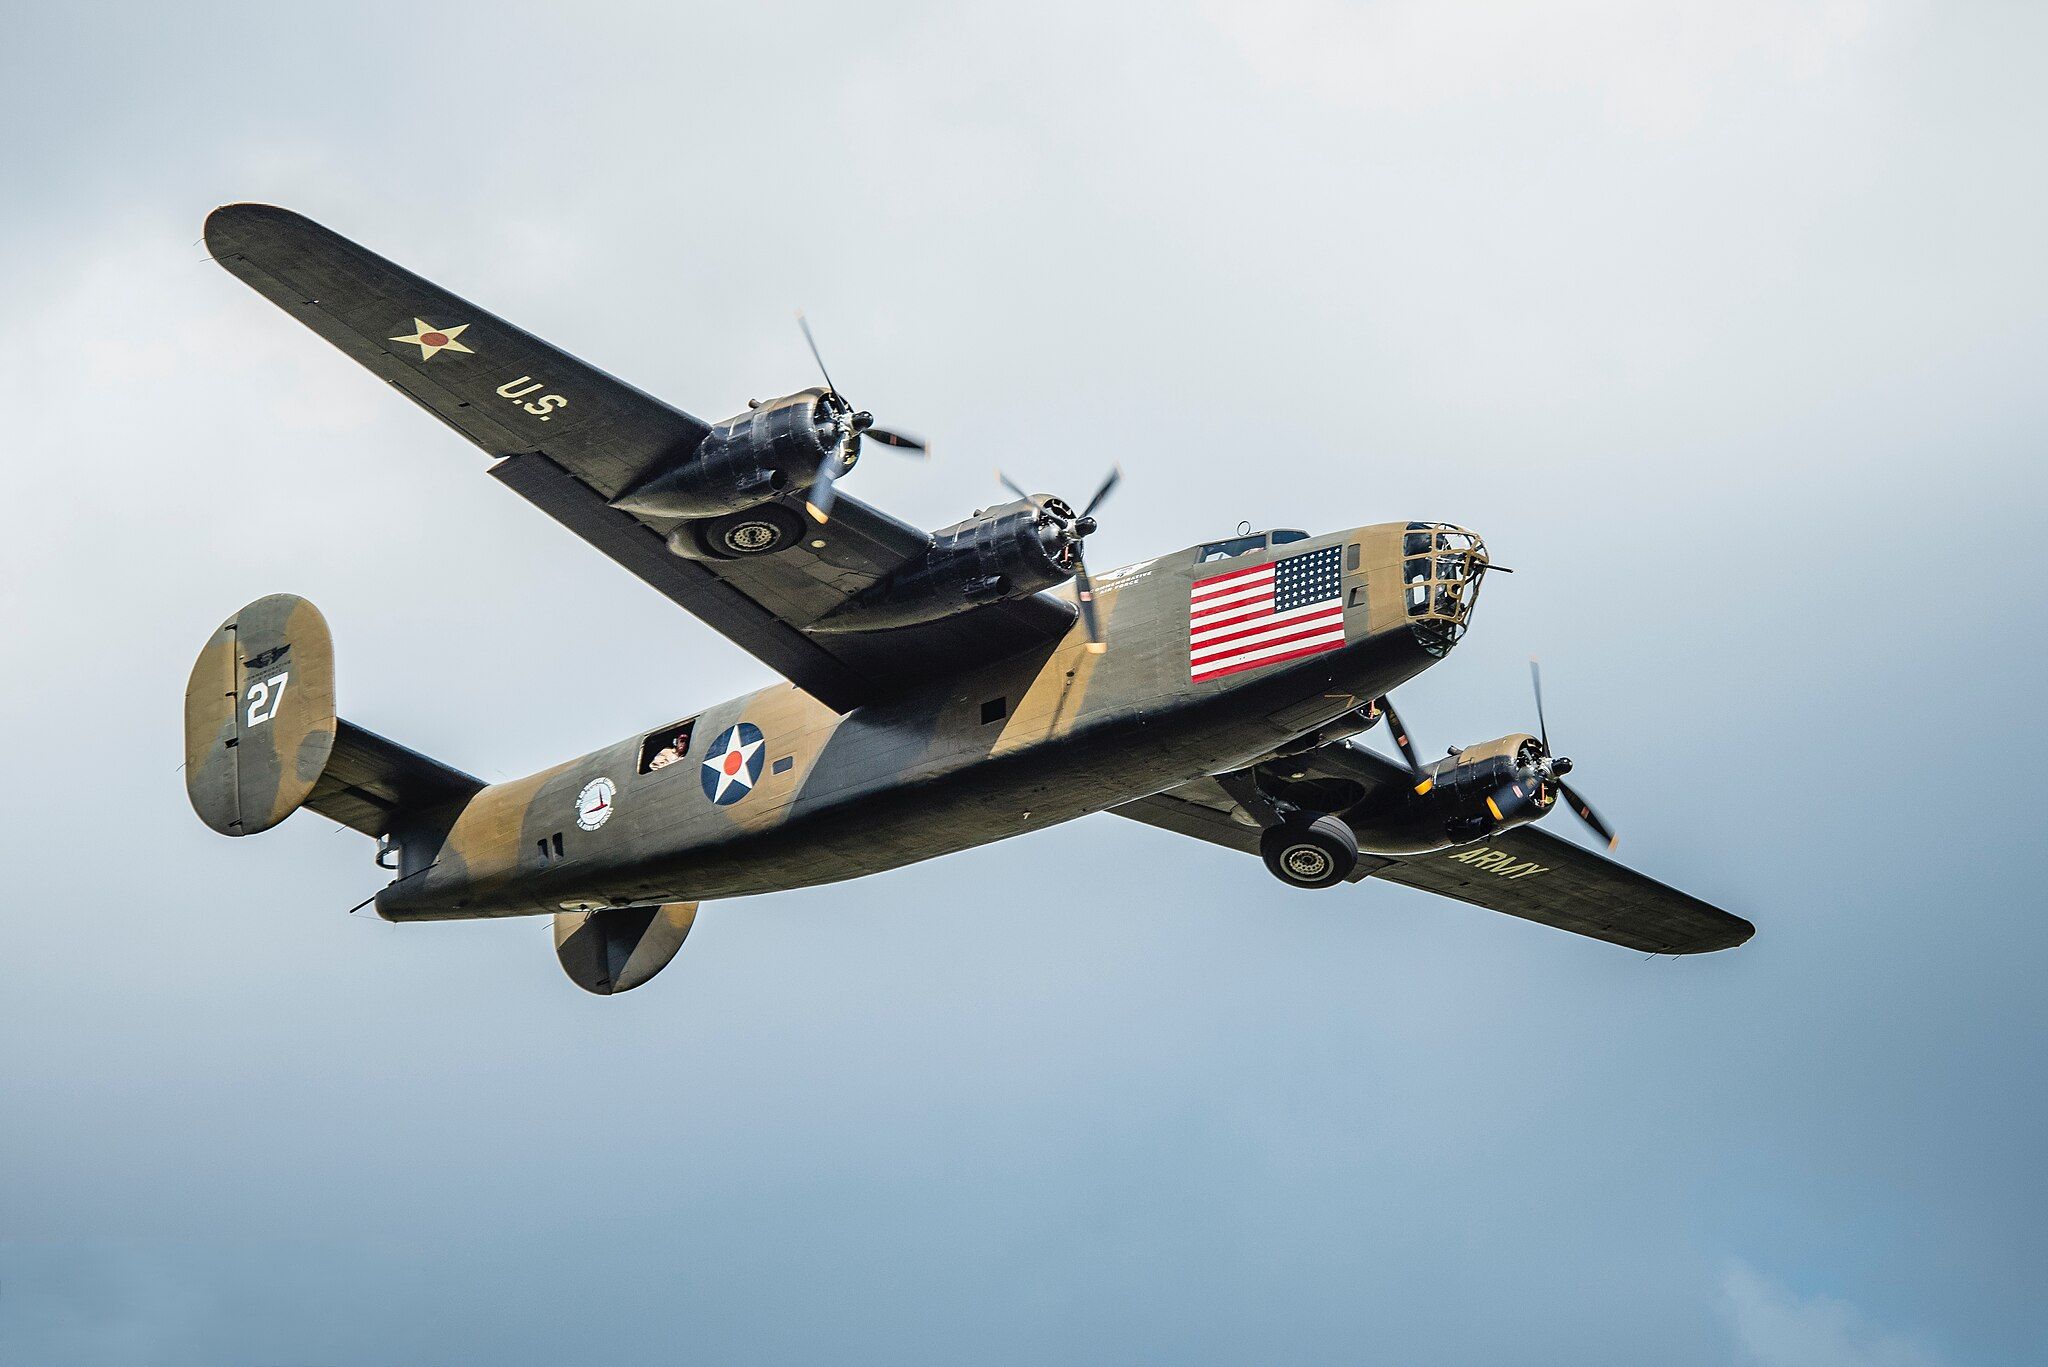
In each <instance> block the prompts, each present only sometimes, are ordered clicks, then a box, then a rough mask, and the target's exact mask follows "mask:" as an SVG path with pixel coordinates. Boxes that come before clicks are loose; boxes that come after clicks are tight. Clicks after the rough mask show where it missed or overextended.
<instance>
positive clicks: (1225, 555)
mask: <svg viewBox="0 0 2048 1367" xmlns="http://www.w3.org/2000/svg"><path fill="white" fill-rule="evenodd" d="M1265 545H1266V534H1265V533H1264V532H1259V533H1257V534H1256V535H1253V536H1233V537H1231V538H1230V540H1228V541H1211V542H1210V543H1209V544H1208V545H1206V546H1204V547H1202V553H1201V554H1200V555H1198V556H1196V557H1195V560H1196V561H1197V562H1198V563H1202V564H1206V563H1207V562H1209V561H1211V560H1228V559H1230V557H1231V556H1233V555H1243V554H1244V553H1245V552H1246V551H1257V550H1263V549H1265Z"/></svg>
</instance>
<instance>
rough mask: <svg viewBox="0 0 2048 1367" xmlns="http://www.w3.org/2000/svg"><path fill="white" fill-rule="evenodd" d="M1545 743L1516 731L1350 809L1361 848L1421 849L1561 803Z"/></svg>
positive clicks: (1468, 837)
mask: <svg viewBox="0 0 2048 1367" xmlns="http://www.w3.org/2000/svg"><path fill="white" fill-rule="evenodd" d="M1545 759H1546V756H1545V754H1544V750H1543V742H1542V741H1540V740H1538V739H1536V737H1534V736H1531V735H1527V734H1519V735H1512V736H1502V737H1501V738H1500V739H1499V740H1491V741H1488V742H1486V743H1485V744H1484V745H1474V746H1470V747H1468V748H1466V749H1464V750H1461V751H1460V752H1458V753H1457V754H1456V755H1453V756H1451V757H1450V758H1448V759H1442V760H1438V761H1437V762H1436V763H1435V764H1431V765H1428V766H1426V768H1425V772H1426V776H1427V780H1428V781H1427V786H1426V789H1425V790H1424V791H1422V792H1417V791H1416V788H1417V787H1418V786H1421V785H1417V784H1403V785H1402V786H1401V787H1400V788H1398V789H1395V790H1393V791H1391V792H1384V793H1381V794H1378V795H1376V796H1374V797H1371V798H1368V799H1367V800H1365V801H1364V802H1362V803H1360V804H1359V805H1358V806H1357V807H1354V808H1352V809H1351V810H1349V811H1346V812H1345V813H1344V814H1343V815H1344V820H1345V822H1346V824H1348V825H1349V826H1350V827H1351V828H1352V830H1353V831H1355V832H1357V834H1358V848H1360V849H1361V850H1366V851H1369V852H1370V853H1373V854H1423V853H1426V852H1428V851H1430V850H1440V849H1445V848H1447V847H1449V846H1452V845H1464V844H1468V843H1470V842H1471V841H1474V840H1483V839H1485V838H1487V837H1489V836H1492V835H1496V834H1498V833H1499V832H1501V831H1504V830H1506V829H1508V828H1509V827H1512V826H1526V825H1527V824H1529V823H1530V822H1532V821H1535V820H1536V819H1538V818H1539V817H1541V816H1543V814H1544V813H1546V812H1548V811H1549V810H1550V809H1551V808H1552V807H1553V806H1555V805H1556V804H1557V796H1558V789H1557V784H1556V782H1555V781H1554V780H1553V779H1551V778H1550V777H1549V775H1548V773H1547V772H1546V770H1545V767H1544V763H1545Z"/></svg>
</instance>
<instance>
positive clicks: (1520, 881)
mask: <svg viewBox="0 0 2048 1367" xmlns="http://www.w3.org/2000/svg"><path fill="white" fill-rule="evenodd" d="M1309 767H1310V768H1311V769H1312V770H1314V771H1316V772H1319V773H1323V774H1326V775H1329V776H1332V777H1341V778H1349V779H1354V780H1357V781H1359V782H1363V783H1366V784H1367V785H1368V787H1371V786H1374V785H1378V784H1385V783H1406V782H1407V772H1406V771H1405V770H1403V769H1402V768H1401V767H1400V766H1399V765H1397V764H1395V763H1394V762H1393V761H1392V760H1390V759H1387V758H1385V757H1383V756H1381V755H1378V754H1376V753H1374V752H1373V751H1371V750H1368V749H1366V748H1365V747H1364V746H1361V745H1355V744H1351V743H1348V742H1344V741H1339V742H1338V743H1337V744H1335V745H1331V746H1326V747H1324V748H1323V749H1321V750H1319V751H1317V752H1316V753H1315V756H1314V758H1313V759H1312V760H1311V762H1310V765H1309ZM1114 810H1115V812H1116V814H1117V815H1118V816H1126V817H1129V818H1131V819H1132V820H1134V821H1142V822H1144V823H1145V824H1146V825H1148V826H1157V827H1159V828H1160V829H1162V830H1168V831H1174V832H1177V833H1178V834H1181V835H1186V836H1192V837H1194V838H1195V839H1197V840H1205V841H1207V842H1209V843H1210V844H1212V845H1221V846H1223V847H1224V848H1226V849H1233V850H1238V851H1241V852H1243V853H1246V854H1250V855H1252V856H1254V857H1257V855H1258V853H1259V825H1258V823H1257V822H1256V821H1255V820H1253V819H1252V818H1251V817H1250V815H1249V814H1248V813H1246V812H1245V811H1244V809H1243V808H1242V807H1241V806H1239V805H1238V803H1237V802H1236V800H1235V799H1233V798H1232V797H1231V796H1230V795H1229V794H1228V793H1226V792H1224V790H1223V789H1222V788H1221V787H1220V786H1218V784H1217V783H1216V782H1215V780H1213V779H1197V780H1195V781H1194V782H1193V783H1186V784H1182V785H1181V786H1180V787H1178V788H1172V789H1169V790H1167V791H1166V792H1164V793H1157V794H1154V795H1153V796H1151V797H1148V798H1142V799H1140V800H1139V801H1137V802H1130V803H1126V804H1124V805H1123V806H1121V807H1117V808H1115V809H1114ZM1365 878H1381V879H1385V880H1386V881H1387V882H1390V883H1404V884H1406V885H1407V886H1409V887H1411V888H1420V889H1422V890H1423V891H1424V892H1434V893H1438V894H1440V895H1442V896H1445V897H1450V898H1453V899H1455V900H1457V901H1460V902H1466V903H1469V904H1470V905H1472V906H1475V907H1485V908H1486V909H1487V910H1489V911H1500V912H1506V913H1507V914H1508V915H1510V916H1519V917H1521V918H1522V919H1523V920H1525V921H1537V922H1540V923H1541V924H1543V925H1547V926H1555V927H1556V928H1557V929H1559V930H1568V931H1570V932H1572V933H1573V934H1574V935H1585V936H1589V937H1590V938H1592V939H1595V940H1605V941H1607V942H1608V943H1609V944H1615V945H1621V946H1623V947H1625V948H1628V949H1639V950H1642V951H1644V952H1646V953H1655V954H1702V953H1706V952H1708V951H1710V950H1716V949H1732V948H1734V947H1735V946H1736V945H1739V944H1741V943H1742V942H1743V941H1745V940H1747V939H1749V937H1750V936H1751V935H1754V934H1755V933H1756V927H1754V926H1752V925H1751V924H1750V923H1749V922H1748V921H1745V920H1743V919H1742V918H1741V917H1740V916H1735V915H1731V914H1730V913H1728V912H1725V911H1722V910H1721V909H1720V908H1719V907H1715V906H1711V905H1709V904H1708V903H1706V902H1702V901H1701V900H1700V899H1699V898H1697V897H1693V896H1691V895H1690V894H1688V893H1683V892H1680V891H1679V890H1678V889H1676V888H1673V887H1669V886H1667V885H1665V884H1663V883H1660V882H1658V881H1657V880H1656V879H1654V878H1651V877H1648V876H1647V875H1644V874H1640V873H1637V872H1636V871H1635V870H1634V869H1630V868H1627V867H1624V866H1623V865H1621V864H1617V863H1615V862H1614V861H1613V860H1611V859H1608V858H1606V857H1605V856H1602V855H1599V854H1595V853H1594V852H1593V851H1591V850H1589V849H1586V848H1585V847H1584V846H1581V845H1577V844H1574V843H1573V842H1571V841H1569V840H1566V839H1563V838H1562V837H1560V836H1556V835H1552V834H1551V833H1549V832H1548V831H1545V830H1542V829H1539V828H1538V827H1535V826H1518V827H1516V828H1514V829H1512V830H1509V831H1505V832H1502V833H1501V834H1499V835H1496V836H1493V837H1491V838H1489V839H1488V840H1487V841H1485V842H1484V843H1483V844H1472V845H1461V846H1455V847H1453V848H1451V849H1448V850H1437V851H1434V852H1432V853H1429V854H1418V855H1402V856H1399V857H1396V858H1388V857H1386V856H1382V855H1372V854H1363V853H1361V854H1360V855H1359V856H1358V868H1357V869H1356V870H1355V871H1354V872H1353V873H1352V874H1351V881H1352V882H1358V881H1360V880H1361V879H1365Z"/></svg>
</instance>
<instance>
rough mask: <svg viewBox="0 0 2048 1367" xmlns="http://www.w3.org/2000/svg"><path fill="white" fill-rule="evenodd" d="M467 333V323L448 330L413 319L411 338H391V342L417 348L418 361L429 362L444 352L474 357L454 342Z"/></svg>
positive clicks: (458, 343) (465, 348) (464, 347)
mask: <svg viewBox="0 0 2048 1367" xmlns="http://www.w3.org/2000/svg"><path fill="white" fill-rule="evenodd" d="M467 331H469V324H467V323H458V324H456V325H455V326H454V327H450V328H437V327H435V326H434V325H433V324H432V323H429V322H428V321H427V320H426V319H424V318H415V319H413V320H412V336H410V337H393V338H391V340H392V341H394V342H404V343H405V344H406V345H408V346H416V347H418V348H419V349H420V359H421V360H422V361H431V360H433V359H434V358H435V357H436V356H438V355H440V354H441V353H442V352H444V351H460V352H462V353H463V354H464V355H475V354H476V353H474V352H472V351H470V349H469V348H468V347H466V346H464V345H463V344H462V343H460V342H458V341H456V340H455V339H456V338H458V337H460V336H461V335H462V334H463V333H465V332H467Z"/></svg>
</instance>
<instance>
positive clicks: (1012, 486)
mask: <svg viewBox="0 0 2048 1367" xmlns="http://www.w3.org/2000/svg"><path fill="white" fill-rule="evenodd" d="M996 478H997V479H999V480H1001V481H1002V484H1003V487H1004V488H1005V489H1008V490H1009V491H1010V492H1011V493H1013V494H1015V495H1016V496H1017V497H1019V498H1021V499H1023V500H1024V501H1025V502H1026V503H1029V504H1030V505H1031V506H1032V507H1033V508H1036V509H1037V510H1038V511H1039V512H1041V513H1042V512H1044V511H1045V505H1044V504H1043V503H1041V502H1039V500H1038V495H1036V494H1027V493H1025V492H1024V491H1023V490H1022V489H1020V488H1018V487H1017V481H1015V480H1013V479H1011V478H1010V477H1009V476H1008V475H1006V474H1004V473H1003V472H1002V471H1001V470H998V471H996Z"/></svg>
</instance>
